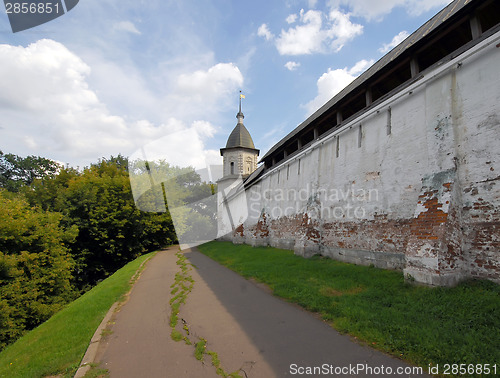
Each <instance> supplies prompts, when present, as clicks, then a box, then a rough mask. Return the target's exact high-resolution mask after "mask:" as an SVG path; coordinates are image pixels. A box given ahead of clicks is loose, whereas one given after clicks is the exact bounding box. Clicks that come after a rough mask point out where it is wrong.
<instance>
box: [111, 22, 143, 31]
mask: <svg viewBox="0 0 500 378" xmlns="http://www.w3.org/2000/svg"><path fill="white" fill-rule="evenodd" d="M113 29H114V30H118V31H126V32H129V33H132V34H141V32H140V31H139V30H138V29H137V28H136V26H135V25H134V24H133V23H132V22H130V21H120V22H115V23H114V24H113Z"/></svg>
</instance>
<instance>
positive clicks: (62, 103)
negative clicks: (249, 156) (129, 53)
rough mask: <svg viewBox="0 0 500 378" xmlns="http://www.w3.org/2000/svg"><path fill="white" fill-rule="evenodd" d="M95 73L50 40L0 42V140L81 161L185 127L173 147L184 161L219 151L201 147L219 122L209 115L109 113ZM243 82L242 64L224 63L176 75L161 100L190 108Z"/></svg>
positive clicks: (26, 151)
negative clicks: (157, 117) (92, 79)
mask: <svg viewBox="0 0 500 378" xmlns="http://www.w3.org/2000/svg"><path fill="white" fill-rule="evenodd" d="M90 74H91V68H90V66H89V65H87V64H86V63H85V62H84V61H83V60H82V59H81V58H80V57H78V56H77V55H75V54H74V53H73V52H71V51H70V50H68V49H67V48H66V47H65V46H64V45H62V44H61V43H58V42H55V41H53V40H47V39H44V40H39V41H37V42H35V43H32V44H30V45H29V46H27V47H23V46H11V45H5V44H3V45H0V77H2V80H1V81H0V112H1V113H2V120H1V123H2V128H1V129H0V140H2V142H3V145H2V148H3V149H5V151H7V152H12V153H15V154H18V155H32V154H33V155H40V156H44V157H48V158H52V159H56V160H59V161H64V162H70V164H71V165H80V166H83V165H88V164H89V163H91V162H95V161H97V159H98V158H99V157H103V156H109V155H111V154H113V155H116V154H118V153H122V154H124V155H127V154H130V153H132V152H133V151H134V150H137V149H138V148H140V147H141V146H143V145H145V144H146V143H148V142H150V141H151V140H157V139H159V138H162V137H164V136H166V135H170V134H172V133H173V132H181V134H183V135H185V136H186V138H187V139H186V140H184V141H183V142H182V143H176V144H175V148H174V147H172V148H171V149H170V152H169V153H170V154H173V155H175V156H178V157H177V158H176V159H177V160H179V159H181V161H182V159H184V157H185V159H184V163H186V164H194V163H195V162H198V163H200V162H201V160H203V159H206V158H208V157H210V158H213V157H214V156H216V152H217V151H215V152H214V151H211V150H206V149H205V147H204V141H205V140H206V139H207V138H210V137H212V136H213V135H214V133H215V130H216V128H215V127H214V126H213V125H212V124H211V123H210V122H208V121H206V120H204V119H200V118H199V119H195V118H192V117H191V120H189V119H190V118H182V117H181V118H179V117H177V116H176V113H175V112H172V116H170V117H164V119H163V121H161V122H157V123H155V122H151V121H150V120H148V119H136V120H134V119H129V118H125V117H123V116H121V115H117V114H112V112H110V111H109V109H108V108H107V106H106V104H104V103H103V102H102V101H101V100H100V98H99V96H98V95H97V93H96V91H95V90H93V89H92V88H91V87H90V86H89V83H88V78H89V75H90ZM137 80H139V79H137ZM242 83H243V76H242V75H241V72H240V71H239V69H238V67H236V66H235V65H233V64H231V63H220V64H216V65H214V66H212V67H211V68H208V69H207V70H199V71H195V72H192V73H185V74H184V75H181V76H179V77H178V80H177V84H178V85H177V87H176V88H174V92H172V93H170V94H168V96H167V97H168V98H165V99H164V100H163V101H168V102H169V103H171V105H170V106H172V107H173V106H177V107H178V108H181V109H183V110H179V114H182V113H183V112H184V113H187V112H188V111H189V109H195V108H196V107H199V106H200V104H208V105H207V106H216V105H217V102H220V101H222V100H224V99H225V98H226V97H228V96H230V94H232V93H231V92H234V91H235V90H236V89H237V88H238V87H240V86H241V85H242ZM140 87H141V86H140V85H135V86H133V88H140ZM143 94H144V93H143V92H142V91H140V92H139V93H138V94H137V95H138V96H142V95H143ZM127 96H129V97H131V96H133V94H130V93H128V94H127ZM161 102H162V101H161V100H159V101H158V102H157V103H156V104H157V105H158V104H160V103H161ZM222 102H223V101H222ZM167 114H169V113H168V112H167ZM195 116H196V115H194V116H193V117H195ZM186 145H192V147H190V148H191V151H194V152H193V155H192V156H191V155H190V156H187V155H186V153H185V150H186ZM179 157H180V158H179ZM178 163H179V162H178Z"/></svg>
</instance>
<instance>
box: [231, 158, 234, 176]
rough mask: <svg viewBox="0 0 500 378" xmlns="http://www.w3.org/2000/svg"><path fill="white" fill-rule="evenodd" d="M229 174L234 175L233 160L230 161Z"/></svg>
mask: <svg viewBox="0 0 500 378" xmlns="http://www.w3.org/2000/svg"><path fill="white" fill-rule="evenodd" d="M231 174H232V175H234V161H232V162H231Z"/></svg>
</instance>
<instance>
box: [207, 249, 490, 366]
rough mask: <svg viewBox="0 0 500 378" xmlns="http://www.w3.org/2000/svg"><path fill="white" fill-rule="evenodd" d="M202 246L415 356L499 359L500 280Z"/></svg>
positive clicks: (344, 325) (355, 331) (354, 329)
mask: <svg viewBox="0 0 500 378" xmlns="http://www.w3.org/2000/svg"><path fill="white" fill-rule="evenodd" d="M198 248H199V250H200V251H201V252H202V253H204V254H206V255H207V256H209V257H211V258H213V259H214V260H216V261H219V262H220V263H222V264H223V265H225V266H227V267H229V268H231V269H232V270H234V271H236V272H238V273H240V274H241V275H243V276H244V277H247V278H248V277H254V278H255V279H257V280H258V281H261V282H264V283H266V284H267V285H269V286H270V288H271V289H272V290H273V292H274V294H275V295H277V296H280V297H283V298H285V299H287V300H289V301H292V302H295V303H298V304H300V305H301V306H303V307H305V308H306V309H308V310H310V311H313V312H318V313H320V314H321V315H322V317H323V318H324V319H325V320H327V321H329V322H331V323H332V325H333V326H334V327H335V328H336V329H338V330H339V331H341V332H346V333H349V334H351V335H353V336H356V337H357V338H359V339H360V340H363V341H365V342H367V343H369V344H370V345H372V346H375V347H376V348H378V349H381V350H384V351H386V352H389V353H391V354H394V355H396V356H398V357H401V358H403V359H406V360H408V361H410V362H413V363H416V364H419V365H421V366H424V367H426V366H427V365H428V364H430V363H432V364H434V365H435V364H441V366H442V364H444V363H448V364H451V363H459V364H460V363H465V364H479V363H483V364H495V363H496V364H497V366H498V369H500V316H499V314H500V286H499V285H496V284H494V283H491V282H487V281H470V282H466V283H463V284H461V285H459V286H458V287H455V288H428V287H422V286H413V285H409V284H407V283H405V282H404V279H403V275H402V273H400V272H395V271H388V270H382V269H377V268H373V267H365V266H357V265H352V264H345V263H341V262H338V261H334V260H330V259H325V258H320V257H313V258H312V259H308V260H307V259H303V258H302V257H299V256H294V255H293V252H291V251H286V250H279V249H275V248H252V247H250V246H247V245H238V246H235V245H233V244H232V243H224V242H211V243H207V244H205V245H202V246H199V247H198Z"/></svg>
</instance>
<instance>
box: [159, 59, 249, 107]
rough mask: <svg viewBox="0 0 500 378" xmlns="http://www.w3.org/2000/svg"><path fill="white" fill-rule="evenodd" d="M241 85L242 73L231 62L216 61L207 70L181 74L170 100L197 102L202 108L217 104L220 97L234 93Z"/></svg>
mask: <svg viewBox="0 0 500 378" xmlns="http://www.w3.org/2000/svg"><path fill="white" fill-rule="evenodd" d="M242 85H243V75H242V74H241V72H240V70H239V68H238V67H236V66H235V65H234V64H233V63H218V64H216V65H214V66H212V67H210V68H209V69H208V70H198V71H195V72H192V73H187V74H181V75H180V76H179V77H178V78H177V88H176V91H175V94H174V96H172V98H171V99H169V100H170V101H174V99H177V100H178V101H180V102H183V103H186V102H188V103H193V102H195V103H199V104H200V105H201V104H202V105H203V107H204V108H210V107H213V106H217V105H218V104H217V103H218V102H219V101H220V99H221V98H222V97H226V96H228V95H230V94H231V93H234V92H235V91H236V90H237V89H238V88H241V87H242Z"/></svg>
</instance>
